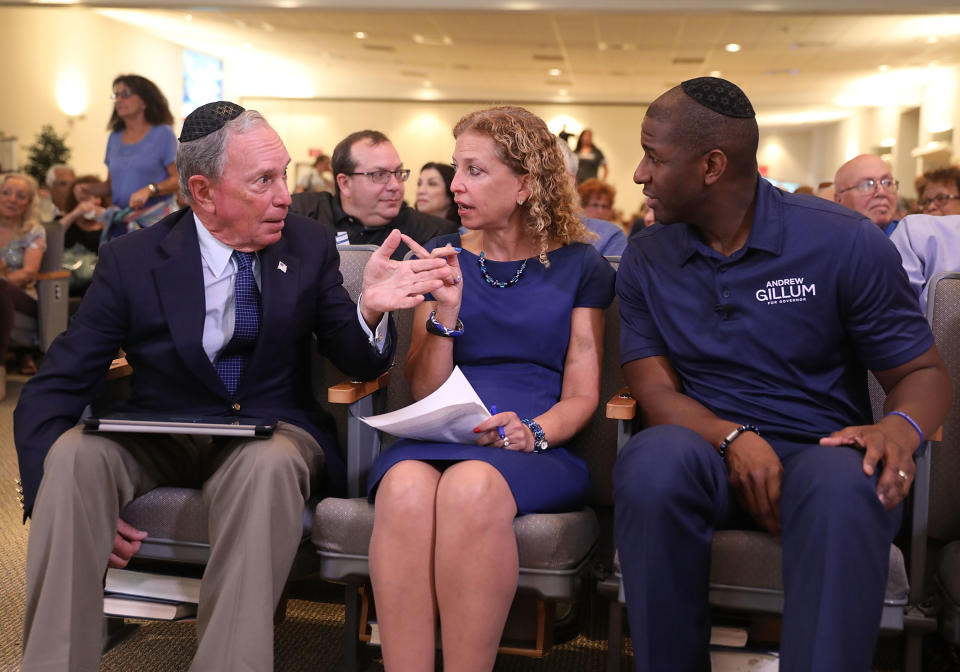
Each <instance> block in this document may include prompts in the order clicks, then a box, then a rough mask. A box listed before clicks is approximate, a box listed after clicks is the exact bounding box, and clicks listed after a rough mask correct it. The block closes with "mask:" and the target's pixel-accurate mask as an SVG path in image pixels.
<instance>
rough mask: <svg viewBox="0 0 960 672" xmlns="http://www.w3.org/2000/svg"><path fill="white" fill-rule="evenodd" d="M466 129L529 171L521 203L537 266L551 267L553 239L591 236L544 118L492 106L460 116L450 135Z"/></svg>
mask: <svg viewBox="0 0 960 672" xmlns="http://www.w3.org/2000/svg"><path fill="white" fill-rule="evenodd" d="M468 131H469V132H471V133H478V134H480V135H485V136H487V137H488V138H490V139H491V140H493V144H494V147H495V148H496V152H497V157H498V158H499V159H500V160H501V161H502V162H503V163H504V165H506V166H507V167H508V168H509V169H510V170H512V171H513V172H514V174H516V175H529V177H530V179H529V180H528V181H527V188H528V189H529V190H530V197H529V198H528V199H527V200H526V202H525V203H524V204H523V207H524V208H525V209H526V214H527V217H526V222H527V225H528V226H529V227H530V232H531V233H532V234H533V237H534V240H536V241H537V242H538V243H539V246H540V256H539V259H540V263H541V264H543V265H544V266H549V265H550V262H549V260H548V259H547V248H548V247H549V245H550V243H551V241H556V242H559V243H560V244H562V245H566V244H567V243H572V242H580V241H588V240H589V239H590V231H589V230H588V229H587V227H586V226H584V225H583V223H582V222H581V221H580V217H579V205H578V203H579V200H580V199H579V197H578V196H577V192H576V190H575V189H574V188H573V185H572V184H571V183H570V180H569V178H568V177H567V166H566V160H565V159H564V156H563V154H562V153H561V152H560V148H559V147H558V146H557V139H556V137H554V135H553V134H552V133H551V132H550V130H549V129H548V128H547V125H546V123H544V121H543V119H541V118H540V117H538V116H537V115H535V114H533V113H532V112H530V111H529V110H525V109H524V108H522V107H510V106H499V107H491V108H489V109H486V110H478V111H476V112H471V113H470V114H468V115H466V116H465V117H463V118H462V119H461V120H460V121H458V122H457V125H456V126H454V127H453V137H454V138H459V137H460V136H461V135H463V134H464V133H467V132H468Z"/></svg>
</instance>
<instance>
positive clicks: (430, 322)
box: [427, 311, 463, 338]
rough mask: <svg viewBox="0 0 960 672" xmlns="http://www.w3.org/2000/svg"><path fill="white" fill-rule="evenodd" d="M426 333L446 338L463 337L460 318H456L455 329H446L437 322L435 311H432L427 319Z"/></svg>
mask: <svg viewBox="0 0 960 672" xmlns="http://www.w3.org/2000/svg"><path fill="white" fill-rule="evenodd" d="M427 333H429V334H434V335H436V336H446V337H448V338H455V337H457V336H463V322H461V321H460V318H457V328H456V329H448V328H447V327H445V326H443V325H442V324H440V322H439V321H438V320H437V311H433V312H432V313H430V317H428V318H427Z"/></svg>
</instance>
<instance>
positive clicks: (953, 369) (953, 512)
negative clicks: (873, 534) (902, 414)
mask: <svg viewBox="0 0 960 672" xmlns="http://www.w3.org/2000/svg"><path fill="white" fill-rule="evenodd" d="M928 288H929V289H928V298H927V319H928V320H929V321H930V326H931V328H932V329H933V337H934V339H935V341H936V343H937V349H938V350H939V351H940V356H941V357H943V361H944V362H945V363H946V365H947V372H948V373H949V374H950V381H951V383H952V384H953V402H952V403H951V404H950V413H949V414H948V415H947V419H946V420H945V421H944V423H943V440H942V441H941V442H940V443H939V444H937V443H934V444H933V450H932V454H931V461H930V512H929V524H928V530H927V531H928V534H929V535H930V536H931V537H933V538H935V539H941V540H948V539H960V488H957V485H956V484H957V482H958V481H960V386H958V382H960V273H941V274H939V275H937V276H935V277H934V278H933V280H931V281H930V284H929V285H928Z"/></svg>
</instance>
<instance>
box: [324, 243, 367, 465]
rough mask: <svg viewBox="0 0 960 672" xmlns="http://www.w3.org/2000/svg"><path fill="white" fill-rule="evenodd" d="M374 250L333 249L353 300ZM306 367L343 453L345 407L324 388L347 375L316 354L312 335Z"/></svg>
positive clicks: (365, 248) (355, 248) (345, 428)
mask: <svg viewBox="0 0 960 672" xmlns="http://www.w3.org/2000/svg"><path fill="white" fill-rule="evenodd" d="M376 250H377V246H376V245H341V246H338V247H337V251H338V252H339V253H340V275H341V277H342V278H343V288H344V289H345V290H347V294H348V295H349V296H350V299H351V300H352V301H353V302H354V303H356V301H357V299H359V298H360V290H361V289H362V288H363V269H364V267H366V265H367V261H369V259H370V255H372V254H373V253H374V252H375V251H376ZM310 370H311V375H310V380H311V385H312V387H313V396H314V399H316V400H317V402H318V403H319V404H320V405H321V406H323V407H324V408H326V409H327V410H329V411H330V412H331V413H332V414H333V417H334V420H336V423H337V437H338V439H339V444H340V453H341V455H343V456H346V436H347V412H346V409H345V408H342V407H339V406H337V405H334V404H327V388H328V387H329V386H330V385H336V384H337V383H339V382H340V381H342V380H344V379H345V378H347V375H346V374H344V373H343V372H341V371H340V370H339V369H337V367H335V366H334V365H333V364H332V363H331V362H330V361H329V360H328V359H327V358H326V357H324V356H323V355H322V354H320V353H319V351H318V350H317V347H316V338H314V348H313V352H312V353H311V358H310Z"/></svg>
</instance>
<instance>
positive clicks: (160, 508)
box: [92, 245, 377, 648]
mask: <svg viewBox="0 0 960 672" xmlns="http://www.w3.org/2000/svg"><path fill="white" fill-rule="evenodd" d="M376 249H377V248H376V246H374V245H347V246H341V247H339V248H338V251H339V253H340V271H341V274H342V275H343V285H344V288H345V289H346V290H347V293H348V294H349V295H350V298H351V299H353V300H354V301H356V300H357V297H358V295H359V294H360V287H361V284H362V278H363V268H364V266H365V265H366V263H367V260H368V259H369V258H370V255H371V254H372V253H373V251H375V250H376ZM130 372H131V370H130V368H129V366H127V365H126V362H125V360H117V361H115V362H114V366H113V367H111V374H110V377H111V378H114V379H116V380H115V381H114V384H113V386H112V389H111V390H110V391H111V394H110V395H108V396H106V397H105V398H103V399H101V400H100V401H99V403H98V404H97V405H96V406H95V407H94V408H93V409H92V410H93V412H94V413H95V414H100V413H101V412H102V411H103V409H104V407H108V406H109V404H110V403H112V402H114V401H116V399H117V397H123V396H124V392H123V389H122V387H123V385H124V383H125V381H126V379H125V375H126V374H129V373H130ZM341 377H343V376H342V374H339V372H337V371H336V369H335V368H334V367H333V365H332V364H330V363H329V362H328V361H327V360H326V359H325V358H323V357H321V356H320V355H315V357H314V361H313V362H312V378H313V386H314V393H315V394H316V395H317V396H318V397H321V398H325V397H326V386H327V382H328V381H334V380H339V378H341ZM108 387H111V386H108ZM364 402H369V399H363V400H361V402H358V405H359V406H362V403H364ZM324 405H325V406H327V405H326V403H325V402H324ZM328 408H329V409H330V410H331V411H332V412H333V413H334V416H335V417H336V416H337V415H338V414H339V415H342V414H343V413H344V412H345V411H347V410H349V412H350V413H351V414H354V415H356V414H369V412H370V410H369V409H368V408H360V409H359V410H357V409H355V408H353V406H351V405H350V404H346V405H340V406H333V407H330V406H328ZM336 419H337V421H338V425H345V424H346V422H347V421H345V420H344V418H342V417H339V418H336ZM341 431H342V430H341ZM343 436H344V434H343V433H341V444H342V443H343ZM341 451H343V448H342V447H341ZM317 501H318V498H311V500H309V501H308V502H307V503H306V504H305V507H304V512H303V538H304V543H303V545H302V546H301V548H300V551H298V553H297V557H296V559H295V561H294V566H293V569H292V571H291V577H299V576H303V575H305V574H307V573H309V572H311V571H313V570H314V569H315V566H316V556H315V554H314V552H313V547H312V545H311V544H310V543H309V541H308V540H309V538H310V531H311V527H312V525H313V516H314V509H315V507H316V504H317ZM120 517H121V518H123V519H124V520H126V521H127V522H129V523H130V524H131V525H133V527H135V528H137V529H140V530H146V531H147V532H149V536H148V537H147V538H146V539H144V540H143V542H142V544H141V547H140V550H139V551H138V553H137V554H136V556H134V559H133V561H132V562H131V565H130V566H129V567H128V569H136V567H137V565H138V564H140V565H141V566H147V568H150V567H152V566H153V565H154V563H156V562H162V563H168V562H169V563H179V564H180V565H194V566H197V565H201V566H202V565H205V564H206V563H207V560H208V559H209V555H210V545H209V537H208V529H207V508H206V505H205V504H204V501H203V496H202V491H201V490H197V489H193V488H183V487H170V486H164V487H158V488H155V489H153V490H151V491H149V492H147V493H145V494H143V495H141V496H140V497H137V498H136V499H134V500H133V501H132V502H130V503H129V504H128V505H127V506H126V507H125V508H124V509H123V511H122V512H121V513H120ZM144 561H146V562H144ZM188 571H189V570H188ZM284 607H285V601H281V604H280V605H279V607H278V611H277V619H278V620H282V618H283V614H284ZM122 626H123V619H121V618H113V617H109V618H107V619H106V630H105V635H106V639H105V646H106V647H107V648H109V646H111V645H112V644H113V643H115V642H116V640H117V639H118V637H119V636H121V635H122V633H123V628H122Z"/></svg>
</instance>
